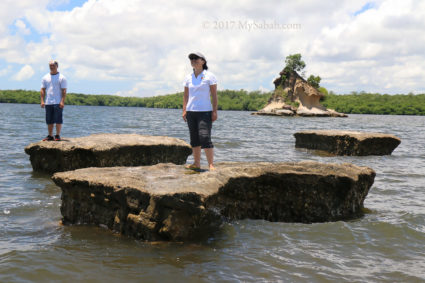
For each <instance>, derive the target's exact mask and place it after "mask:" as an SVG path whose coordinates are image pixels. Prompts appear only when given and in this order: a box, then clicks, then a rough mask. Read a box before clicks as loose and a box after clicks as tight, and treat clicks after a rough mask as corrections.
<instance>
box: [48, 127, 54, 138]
mask: <svg viewBox="0 0 425 283" xmlns="http://www.w3.org/2000/svg"><path fill="white" fill-rule="evenodd" d="M47 131H48V132H49V136H52V137H53V124H47Z"/></svg>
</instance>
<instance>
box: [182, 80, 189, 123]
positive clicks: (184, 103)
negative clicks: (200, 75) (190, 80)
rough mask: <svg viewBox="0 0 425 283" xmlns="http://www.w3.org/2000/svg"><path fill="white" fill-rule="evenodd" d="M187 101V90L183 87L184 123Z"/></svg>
mask: <svg viewBox="0 0 425 283" xmlns="http://www.w3.org/2000/svg"><path fill="white" fill-rule="evenodd" d="M188 100H189V88H188V87H185V88H184V93H183V114H182V117H183V120H184V121H185V122H186V106H187V101H188Z"/></svg>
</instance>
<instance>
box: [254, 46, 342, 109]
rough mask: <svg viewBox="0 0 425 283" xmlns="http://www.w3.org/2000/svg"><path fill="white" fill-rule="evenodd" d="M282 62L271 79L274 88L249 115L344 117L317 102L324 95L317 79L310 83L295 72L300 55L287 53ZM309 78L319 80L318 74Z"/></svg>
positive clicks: (299, 66)
mask: <svg viewBox="0 0 425 283" xmlns="http://www.w3.org/2000/svg"><path fill="white" fill-rule="evenodd" d="M297 56H298V57H297ZM286 63H287V65H286V66H285V68H284V69H283V70H282V71H281V72H280V73H279V77H278V78H276V79H275V80H274V82H273V84H274V85H275V90H274V92H273V94H272V96H271V98H270V99H269V101H268V103H267V105H266V106H265V107H264V108H263V109H261V110H259V111H258V112H254V113H252V115H266V116H304V117H347V115H346V114H343V113H339V112H336V111H335V110H333V109H326V107H324V106H322V105H321V104H320V99H321V98H322V97H324V94H323V93H321V92H320V91H319V84H318V82H315V83H314V86H313V85H311V84H310V83H309V82H307V81H306V80H305V79H304V78H303V77H301V76H300V75H299V74H298V73H297V70H301V69H302V68H304V67H305V63H304V62H303V61H301V55H300V54H295V55H290V56H288V57H287V59H286ZM312 77H313V80H312V83H313V82H314V78H318V80H319V81H320V77H314V76H312Z"/></svg>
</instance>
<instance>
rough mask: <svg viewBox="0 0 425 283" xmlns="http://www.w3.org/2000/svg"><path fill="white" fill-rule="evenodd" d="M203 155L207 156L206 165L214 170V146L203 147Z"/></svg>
mask: <svg viewBox="0 0 425 283" xmlns="http://www.w3.org/2000/svg"><path fill="white" fill-rule="evenodd" d="M204 151H205V155H206V156H207V161H208V166H209V168H210V170H215V167H214V148H204Z"/></svg>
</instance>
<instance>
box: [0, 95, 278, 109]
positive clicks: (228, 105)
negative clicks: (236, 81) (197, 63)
mask: <svg viewBox="0 0 425 283" xmlns="http://www.w3.org/2000/svg"><path fill="white" fill-rule="evenodd" d="M217 96H218V109H220V110H249V111H256V110H259V109H261V108H263V107H264V106H266V104H267V101H268V100H269V98H270V97H271V93H260V92H259V91H253V92H248V91H246V90H238V91H236V90H222V91H218V92H217ZM0 103H27V104H38V103H40V93H39V92H37V91H28V90H0ZM65 103H66V104H69V105H92V106H125V107H150V108H174V109H181V108H183V93H182V92H179V93H175V94H169V95H161V96H154V97H120V96H115V95H87V94H80V93H68V94H67V95H66V101H65Z"/></svg>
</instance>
